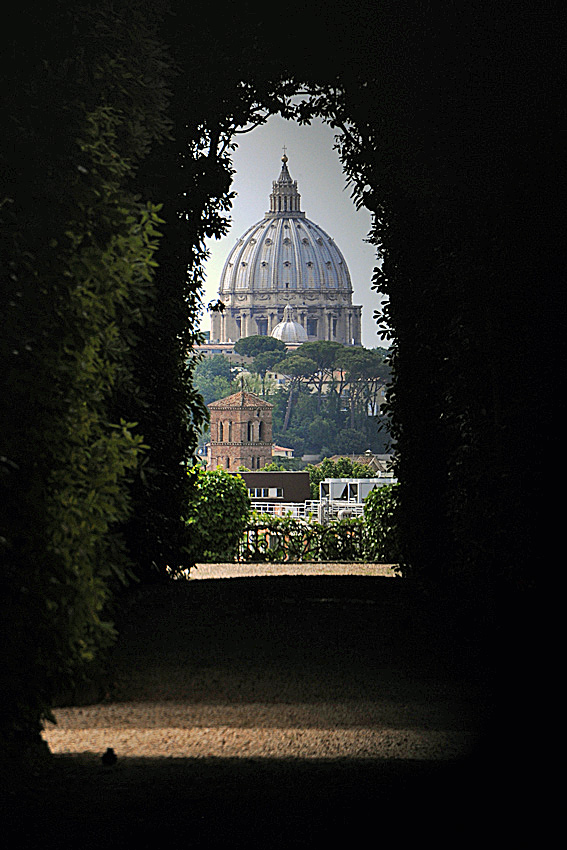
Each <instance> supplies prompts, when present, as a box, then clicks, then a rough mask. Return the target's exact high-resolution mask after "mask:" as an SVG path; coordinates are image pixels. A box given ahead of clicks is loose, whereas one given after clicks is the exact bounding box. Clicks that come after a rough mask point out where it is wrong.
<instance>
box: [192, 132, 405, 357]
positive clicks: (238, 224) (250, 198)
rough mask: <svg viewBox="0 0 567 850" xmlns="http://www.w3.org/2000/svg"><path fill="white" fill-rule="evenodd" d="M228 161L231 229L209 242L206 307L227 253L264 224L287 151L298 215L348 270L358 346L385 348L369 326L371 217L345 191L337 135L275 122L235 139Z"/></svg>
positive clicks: (375, 300) (372, 303)
mask: <svg viewBox="0 0 567 850" xmlns="http://www.w3.org/2000/svg"><path fill="white" fill-rule="evenodd" d="M236 139H237V141H238V148H237V150H236V151H235V152H234V155H233V163H234V167H235V169H236V174H235V175H234V181H233V184H232V188H233V189H234V191H235V192H237V197H236V198H235V199H234V202H233V207H232V214H231V218H232V225H231V228H230V230H229V233H228V235H227V236H225V237H224V238H223V239H220V240H216V239H210V240H208V242H207V247H208V248H209V251H210V258H209V260H208V261H207V265H206V275H207V278H206V284H205V295H204V301H205V304H207V303H208V302H209V301H211V300H213V299H216V298H217V296H218V285H219V280H220V276H221V272H222V269H223V266H224V263H225V260H226V258H227V255H228V253H229V251H230V250H231V248H232V247H233V246H234V244H235V242H236V240H237V239H239V238H240V237H241V236H242V235H243V234H244V232H245V231H246V230H247V229H248V228H249V227H251V226H252V225H253V224H255V223H256V222H258V221H260V220H261V219H262V218H263V217H264V213H265V212H267V210H269V208H270V200H269V195H270V192H271V190H272V180H277V178H278V176H279V173H280V171H281V165H282V163H281V157H282V154H283V146H284V145H285V146H286V148H287V150H286V153H287V156H288V168H289V172H290V174H291V177H292V179H293V180H297V187H298V190H299V193H300V194H301V209H302V210H303V211H304V212H305V214H306V216H307V218H309V219H311V221H313V222H315V223H316V224H318V225H319V226H320V227H322V228H323V230H325V231H326V232H327V233H328V234H329V236H332V238H333V239H334V240H335V242H336V244H337V245H338V247H339V248H340V250H341V252H342V253H343V255H344V257H345V259H346V262H347V265H348V267H349V270H350V275H351V279H352V284H353V288H354V295H353V304H362V344H363V345H364V346H365V347H366V348H375V347H376V346H382V347H386V346H387V345H388V342H387V341H384V340H382V339H381V337H379V336H378V335H377V326H376V323H375V321H374V319H373V313H374V310H376V309H378V308H379V306H380V296H379V294H378V293H376V292H374V291H373V290H371V289H370V282H371V279H372V271H373V269H374V266H375V265H376V253H375V249H374V247H373V246H372V245H369V244H368V243H367V242H365V241H364V240H365V238H366V236H367V235H368V231H369V229H370V213H369V212H368V211H367V210H365V209H363V210H359V211H357V210H356V209H355V207H354V204H353V202H352V199H351V190H350V188H348V187H347V185H346V178H345V176H344V174H343V171H342V167H341V164H340V162H339V158H338V155H337V152H336V151H334V150H333V141H334V131H333V130H332V129H331V128H330V127H329V126H327V125H326V124H324V123H323V122H322V121H319V120H317V121H314V122H313V123H312V124H310V125H309V126H300V125H299V124H296V123H295V122H294V121H285V120H284V119H283V118H280V117H279V116H272V117H271V118H269V119H268V122H267V123H266V124H264V125H262V126H261V127H257V128H256V129H255V130H252V131H251V132H250V133H245V134H243V135H240V136H237V137H236ZM201 328H202V330H209V329H210V316H209V314H208V313H207V312H205V313H204V315H203V319H202V323H201Z"/></svg>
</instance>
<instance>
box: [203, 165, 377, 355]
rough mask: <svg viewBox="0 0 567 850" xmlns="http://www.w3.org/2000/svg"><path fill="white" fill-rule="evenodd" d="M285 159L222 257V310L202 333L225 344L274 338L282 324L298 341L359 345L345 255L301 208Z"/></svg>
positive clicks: (358, 325)
mask: <svg viewBox="0 0 567 850" xmlns="http://www.w3.org/2000/svg"><path fill="white" fill-rule="evenodd" d="M287 162H288V158H287V156H286V155H285V154H284V156H283V157H282V169H281V173H280V176H279V177H278V179H277V180H274V181H273V183H272V192H271V194H270V210H269V212H267V213H266V214H265V215H264V218H263V219H262V220H261V221H259V222H257V223H256V224H254V225H252V227H250V228H248V230H247V231H246V233H245V234H244V235H243V236H242V237H241V238H240V239H239V240H238V241H237V243H236V245H235V246H234V248H233V249H232V251H231V252H230V254H229V255H228V257H227V260H226V263H225V265H224V268H223V272H222V275H221V280H220V286H219V299H220V300H221V301H222V302H223V303H224V305H225V309H224V311H223V312H222V313H213V314H212V317H211V334H210V340H211V342H212V343H231V342H236V341H237V340H238V339H240V338H241V337H247V336H254V335H256V334H260V335H263V336H265V335H274V336H279V337H280V338H282V337H281V335H282V331H283V332H284V334H286V335H289V330H290V328H291V329H292V330H293V335H294V336H295V337H296V341H298V342H303V341H308V340H309V341H311V340H318V339H322V340H333V341H336V342H341V343H343V344H345V345H360V344H361V312H362V308H361V307H360V306H356V305H353V303H352V293H353V289H352V283H351V279H350V273H349V270H348V267H347V264H346V261H345V258H344V257H343V255H342V253H341V252H340V250H339V248H338V247H337V245H336V244H335V242H334V240H333V239H332V238H331V237H330V236H329V235H328V234H327V233H325V231H324V230H323V229H322V228H321V227H319V225H317V224H315V223H314V222H312V221H310V220H309V219H308V218H306V216H305V213H304V212H302V210H301V206H300V200H301V196H300V194H299V192H298V189H297V180H292V178H291V176H290V173H289V170H288V166H287ZM292 325H294V326H295V328H292ZM284 326H285V327H284Z"/></svg>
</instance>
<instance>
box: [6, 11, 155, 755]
mask: <svg viewBox="0 0 567 850" xmlns="http://www.w3.org/2000/svg"><path fill="white" fill-rule="evenodd" d="M107 5H108V4H104V3H103V4H100V5H99V7H98V8H97V9H96V10H94V9H92V8H91V7H90V5H89V4H82V3H79V4H76V5H75V6H74V7H73V8H68V7H67V5H66V4H62V3H58V4H53V5H52V7H50V9H49V10H46V9H44V10H39V9H36V10H35V12H34V14H33V15H32V16H31V17H30V18H29V19H28V18H27V17H25V10H21V9H20V8H19V9H18V10H17V11H16V12H15V14H14V16H12V18H11V26H12V27H13V29H12V31H11V35H12V37H13V48H14V50H13V64H12V65H11V79H10V82H9V83H8V82H6V81H5V82H4V87H5V93H6V98H5V101H4V112H3V121H2V124H3V126H4V128H5V130H4V133H3V138H2V147H1V151H0V158H1V162H2V172H3V175H4V186H3V194H4V197H3V203H2V208H1V214H2V256H3V262H2V297H3V305H4V306H3V315H4V325H3V335H2V340H1V346H2V369H1V373H2V382H3V386H2V397H3V399H4V400H5V401H6V402H8V403H5V404H4V405H2V421H1V433H2V458H1V473H2V474H1V486H2V491H3V492H2V504H3V505H4V510H3V515H2V531H1V537H0V544H1V546H2V562H3V570H2V576H1V582H2V596H3V600H4V616H3V622H4V625H5V629H6V635H5V637H6V646H7V647H8V652H7V661H6V664H5V665H4V667H3V676H4V677H5V679H4V681H3V685H2V692H3V694H4V697H5V699H4V700H3V706H4V710H5V711H6V717H5V718H3V722H2V728H3V729H6V728H10V726H12V734H15V735H21V736H23V737H24V738H25V737H26V735H27V734H31V733H33V732H34V730H35V729H37V728H38V723H39V719H40V717H41V715H42V714H43V713H45V712H47V711H48V710H49V705H50V701H51V699H52V697H53V694H54V693H55V692H56V690H57V689H59V688H61V687H63V686H67V685H68V684H69V682H70V681H74V680H77V678H78V677H80V676H81V674H82V671H83V670H84V669H85V667H86V666H87V665H88V664H89V663H90V662H91V661H92V660H93V658H94V657H95V655H96V654H97V653H98V652H100V651H101V650H103V649H104V648H105V647H107V646H108V645H109V643H110V642H111V640H112V638H113V628H112V624H111V622H110V621H109V614H110V609H109V603H110V602H111V600H112V595H113V593H114V592H115V591H116V589H117V588H118V587H119V586H120V585H121V584H124V583H125V582H126V581H127V580H128V577H129V576H130V575H131V574H132V572H133V571H134V564H133V562H132V560H131V558H130V556H129V552H128V547H127V546H126V545H125V541H124V536H123V533H122V529H123V524H124V522H125V521H126V520H127V519H128V518H129V516H131V512H132V496H131V491H130V486H131V482H132V480H133V477H134V476H135V475H136V474H137V473H138V471H139V469H140V468H141V464H142V463H144V460H145V459H147V455H148V446H147V444H145V443H144V437H143V432H142V429H141V428H140V427H138V426H137V425H136V419H137V417H136V419H133V418H132V417H131V414H132V412H133V408H132V406H131V405H129V404H126V403H125V402H124V400H125V399H126V398H128V397H129V396H131V395H132V394H133V393H135V392H136V380H135V368H134V354H133V352H134V349H135V346H136V342H137V340H138V338H139V336H140V334H141V332H142V329H143V327H144V325H145V324H146V323H147V322H148V321H149V318H150V316H151V314H152V311H153V310H154V290H153V283H152V278H153V271H154V268H155V253H156V249H157V242H158V237H159V227H160V226H161V224H162V221H161V220H160V218H159V208H158V207H156V206H155V205H153V204H152V203H151V202H150V201H149V200H142V199H140V198H139V197H138V196H136V195H135V194H134V193H133V192H132V189H131V185H130V181H131V179H132V176H133V174H134V172H135V168H136V165H137V163H138V162H139V160H140V159H141V158H142V157H143V156H144V154H145V153H146V152H147V149H148V147H149V145H150V144H151V142H152V140H153V139H157V138H160V137H163V136H164V135H165V134H166V132H167V120H166V118H165V114H164V113H165V110H166V106H167V100H166V97H165V96H164V94H163V67H162V55H161V48H160V47H159V45H157V43H156V42H155V41H152V39H151V37H150V36H149V35H148V31H147V27H146V24H145V22H144V20H143V16H141V15H140V14H139V12H138V11H136V9H134V6H133V4H131V6H132V8H131V9H130V11H131V13H132V16H131V20H130V22H129V26H128V27H127V28H125V27H121V26H120V22H119V21H117V25H116V26H115V27H112V26H111V25H110V21H109V20H108V19H107V17H106V16H105V14H104V13H105V6H107ZM107 11H108V8H106V12H107ZM20 12H22V15H21V16H20ZM71 32H74V33H75V38H74V39H71V38H68V34H70V33H71ZM142 44H143V45H144V49H145V75H146V76H145V79H146V84H147V85H149V86H150V87H151V95H150V96H147V95H146V96H144V95H143V94H142V92H141V86H140V85H139V84H138V82H133V81H134V80H137V79H138V75H139V55H138V50H139V48H140V46H141V45H142ZM118 54H119V55H120V56H121V62H117V61H116V57H117V55H118ZM128 80H131V81H132V82H127V81H128ZM126 88H127V89H129V90H128V94H127V95H126V94H125V89H126ZM126 101H127V102H128V109H127V110H126V109H125V106H126ZM39 151H41V155H40V156H39V155H38V152H39ZM23 623H25V627H23ZM22 673H23V675H22Z"/></svg>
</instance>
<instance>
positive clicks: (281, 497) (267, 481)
mask: <svg viewBox="0 0 567 850" xmlns="http://www.w3.org/2000/svg"><path fill="white" fill-rule="evenodd" d="M239 475H241V476H242V478H244V481H245V483H246V487H247V488H248V494H249V496H250V498H251V500H252V501H253V502H255V503H260V504H261V503H266V504H267V503H277V502H282V503H283V502H285V503H299V504H301V503H304V502H305V501H306V500H308V499H310V498H311V488H310V484H309V473H308V472H269V471H261V472H239Z"/></svg>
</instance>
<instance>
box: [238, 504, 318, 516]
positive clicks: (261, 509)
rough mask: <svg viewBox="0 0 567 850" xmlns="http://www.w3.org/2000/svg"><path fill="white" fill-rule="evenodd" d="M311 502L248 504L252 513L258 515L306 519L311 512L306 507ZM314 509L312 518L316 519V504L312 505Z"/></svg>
mask: <svg viewBox="0 0 567 850" xmlns="http://www.w3.org/2000/svg"><path fill="white" fill-rule="evenodd" d="M311 504H312V503H311V502H255V501H253V500H252V501H251V502H250V507H251V508H252V510H253V511H257V512H258V513H259V514H268V515H269V516H296V517H304V518H308V517H309V513H310V512H311V511H312V509H311V508H310V507H308V505H311ZM313 504H314V505H315V508H314V510H313V513H314V516H315V517H317V505H318V504H319V503H318V502H314V503H313Z"/></svg>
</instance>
